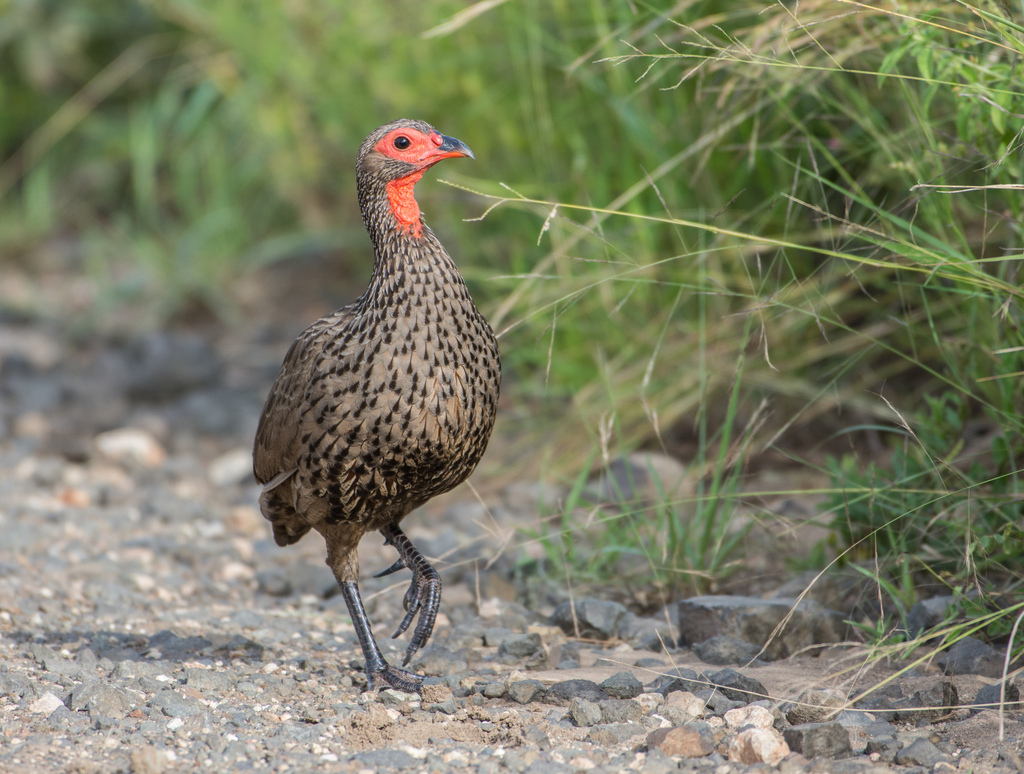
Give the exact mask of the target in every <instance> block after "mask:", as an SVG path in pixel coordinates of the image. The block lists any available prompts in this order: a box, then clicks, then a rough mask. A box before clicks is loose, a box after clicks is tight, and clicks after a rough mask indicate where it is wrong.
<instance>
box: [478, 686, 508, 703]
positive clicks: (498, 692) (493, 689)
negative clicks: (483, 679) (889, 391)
mask: <svg viewBox="0 0 1024 774" xmlns="http://www.w3.org/2000/svg"><path fill="white" fill-rule="evenodd" d="M480 693H482V694H483V695H484V696H486V697H487V698H488V699H500V698H501V697H502V696H504V695H505V693H506V688H505V684H504V683H499V682H493V683H484V684H483V686H482V687H481V688H480Z"/></svg>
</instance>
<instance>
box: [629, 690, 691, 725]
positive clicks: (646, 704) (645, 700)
mask: <svg viewBox="0 0 1024 774" xmlns="http://www.w3.org/2000/svg"><path fill="white" fill-rule="evenodd" d="M633 701H635V702H636V703H637V704H639V705H640V710H641V711H642V712H643V713H644V714H645V715H650V714H651V713H652V712H654V710H656V709H658V707H660V706H661V705H662V704H664V703H665V697H664V696H662V695H661V694H660V693H641V694H640V695H639V696H637V697H636V698H635V699H633ZM677 725H682V723H678V724H677Z"/></svg>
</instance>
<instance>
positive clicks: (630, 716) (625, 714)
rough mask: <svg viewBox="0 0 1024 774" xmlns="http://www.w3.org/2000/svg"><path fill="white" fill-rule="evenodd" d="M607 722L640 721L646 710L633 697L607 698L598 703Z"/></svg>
mask: <svg viewBox="0 0 1024 774" xmlns="http://www.w3.org/2000/svg"><path fill="white" fill-rule="evenodd" d="M598 706H599V707H600V708H601V717H602V718H604V722H605V723H640V722H641V721H642V720H643V716H644V712H643V709H642V708H641V707H640V705H639V704H637V703H636V702H635V701H633V700H632V699H605V700H604V701H602V702H599V703H598Z"/></svg>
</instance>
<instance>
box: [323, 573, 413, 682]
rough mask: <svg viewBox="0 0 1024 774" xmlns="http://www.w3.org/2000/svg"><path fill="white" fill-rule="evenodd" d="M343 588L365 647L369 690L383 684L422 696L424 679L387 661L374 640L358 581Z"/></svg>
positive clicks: (355, 625)
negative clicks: (420, 692)
mask: <svg viewBox="0 0 1024 774" xmlns="http://www.w3.org/2000/svg"><path fill="white" fill-rule="evenodd" d="M339 585H340V586H341V593H342V596H344V597H345V604H346V605H348V614H349V616H350V617H351V618H352V626H353V627H355V630H356V637H358V638H359V647H360V648H362V650H363V658H364V659H365V660H366V690H368V691H372V690H373V689H374V688H376V687H378V686H377V683H378V682H380V683H383V684H384V685H385V686H390V687H391V688H397V689H398V690H400V691H407V692H409V693H419V691H420V689H421V688H422V685H421V684H422V682H423V678H422V677H420V676H419V675H416V674H413V673H412V672H407V671H406V670H404V669H398V668H397V667H393V666H391V665H390V664H389V663H388V662H387V661H385V660H384V655H383V654H382V653H381V652H380V648H379V647H377V641H376V640H375V639H374V638H373V632H372V631H371V630H370V621H369V620H368V619H367V618H366V611H365V610H364V609H363V600H362V599H361V598H360V596H359V586H357V585H356V582H355V581H342V582H341V583H339ZM406 663H408V658H406Z"/></svg>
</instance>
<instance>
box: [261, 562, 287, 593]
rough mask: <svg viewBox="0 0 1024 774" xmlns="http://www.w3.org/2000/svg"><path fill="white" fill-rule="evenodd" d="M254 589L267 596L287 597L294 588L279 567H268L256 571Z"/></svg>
mask: <svg viewBox="0 0 1024 774" xmlns="http://www.w3.org/2000/svg"><path fill="white" fill-rule="evenodd" d="M256 590H257V591H258V592H259V593H260V594H266V595H267V596H268V597H289V596H291V594H292V592H293V591H294V590H295V589H294V588H293V587H292V582H291V580H290V579H289V578H288V575H287V574H286V573H285V572H284V570H282V569H281V568H280V567H268V568H267V569H265V570H260V571H259V572H257V573H256Z"/></svg>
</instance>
